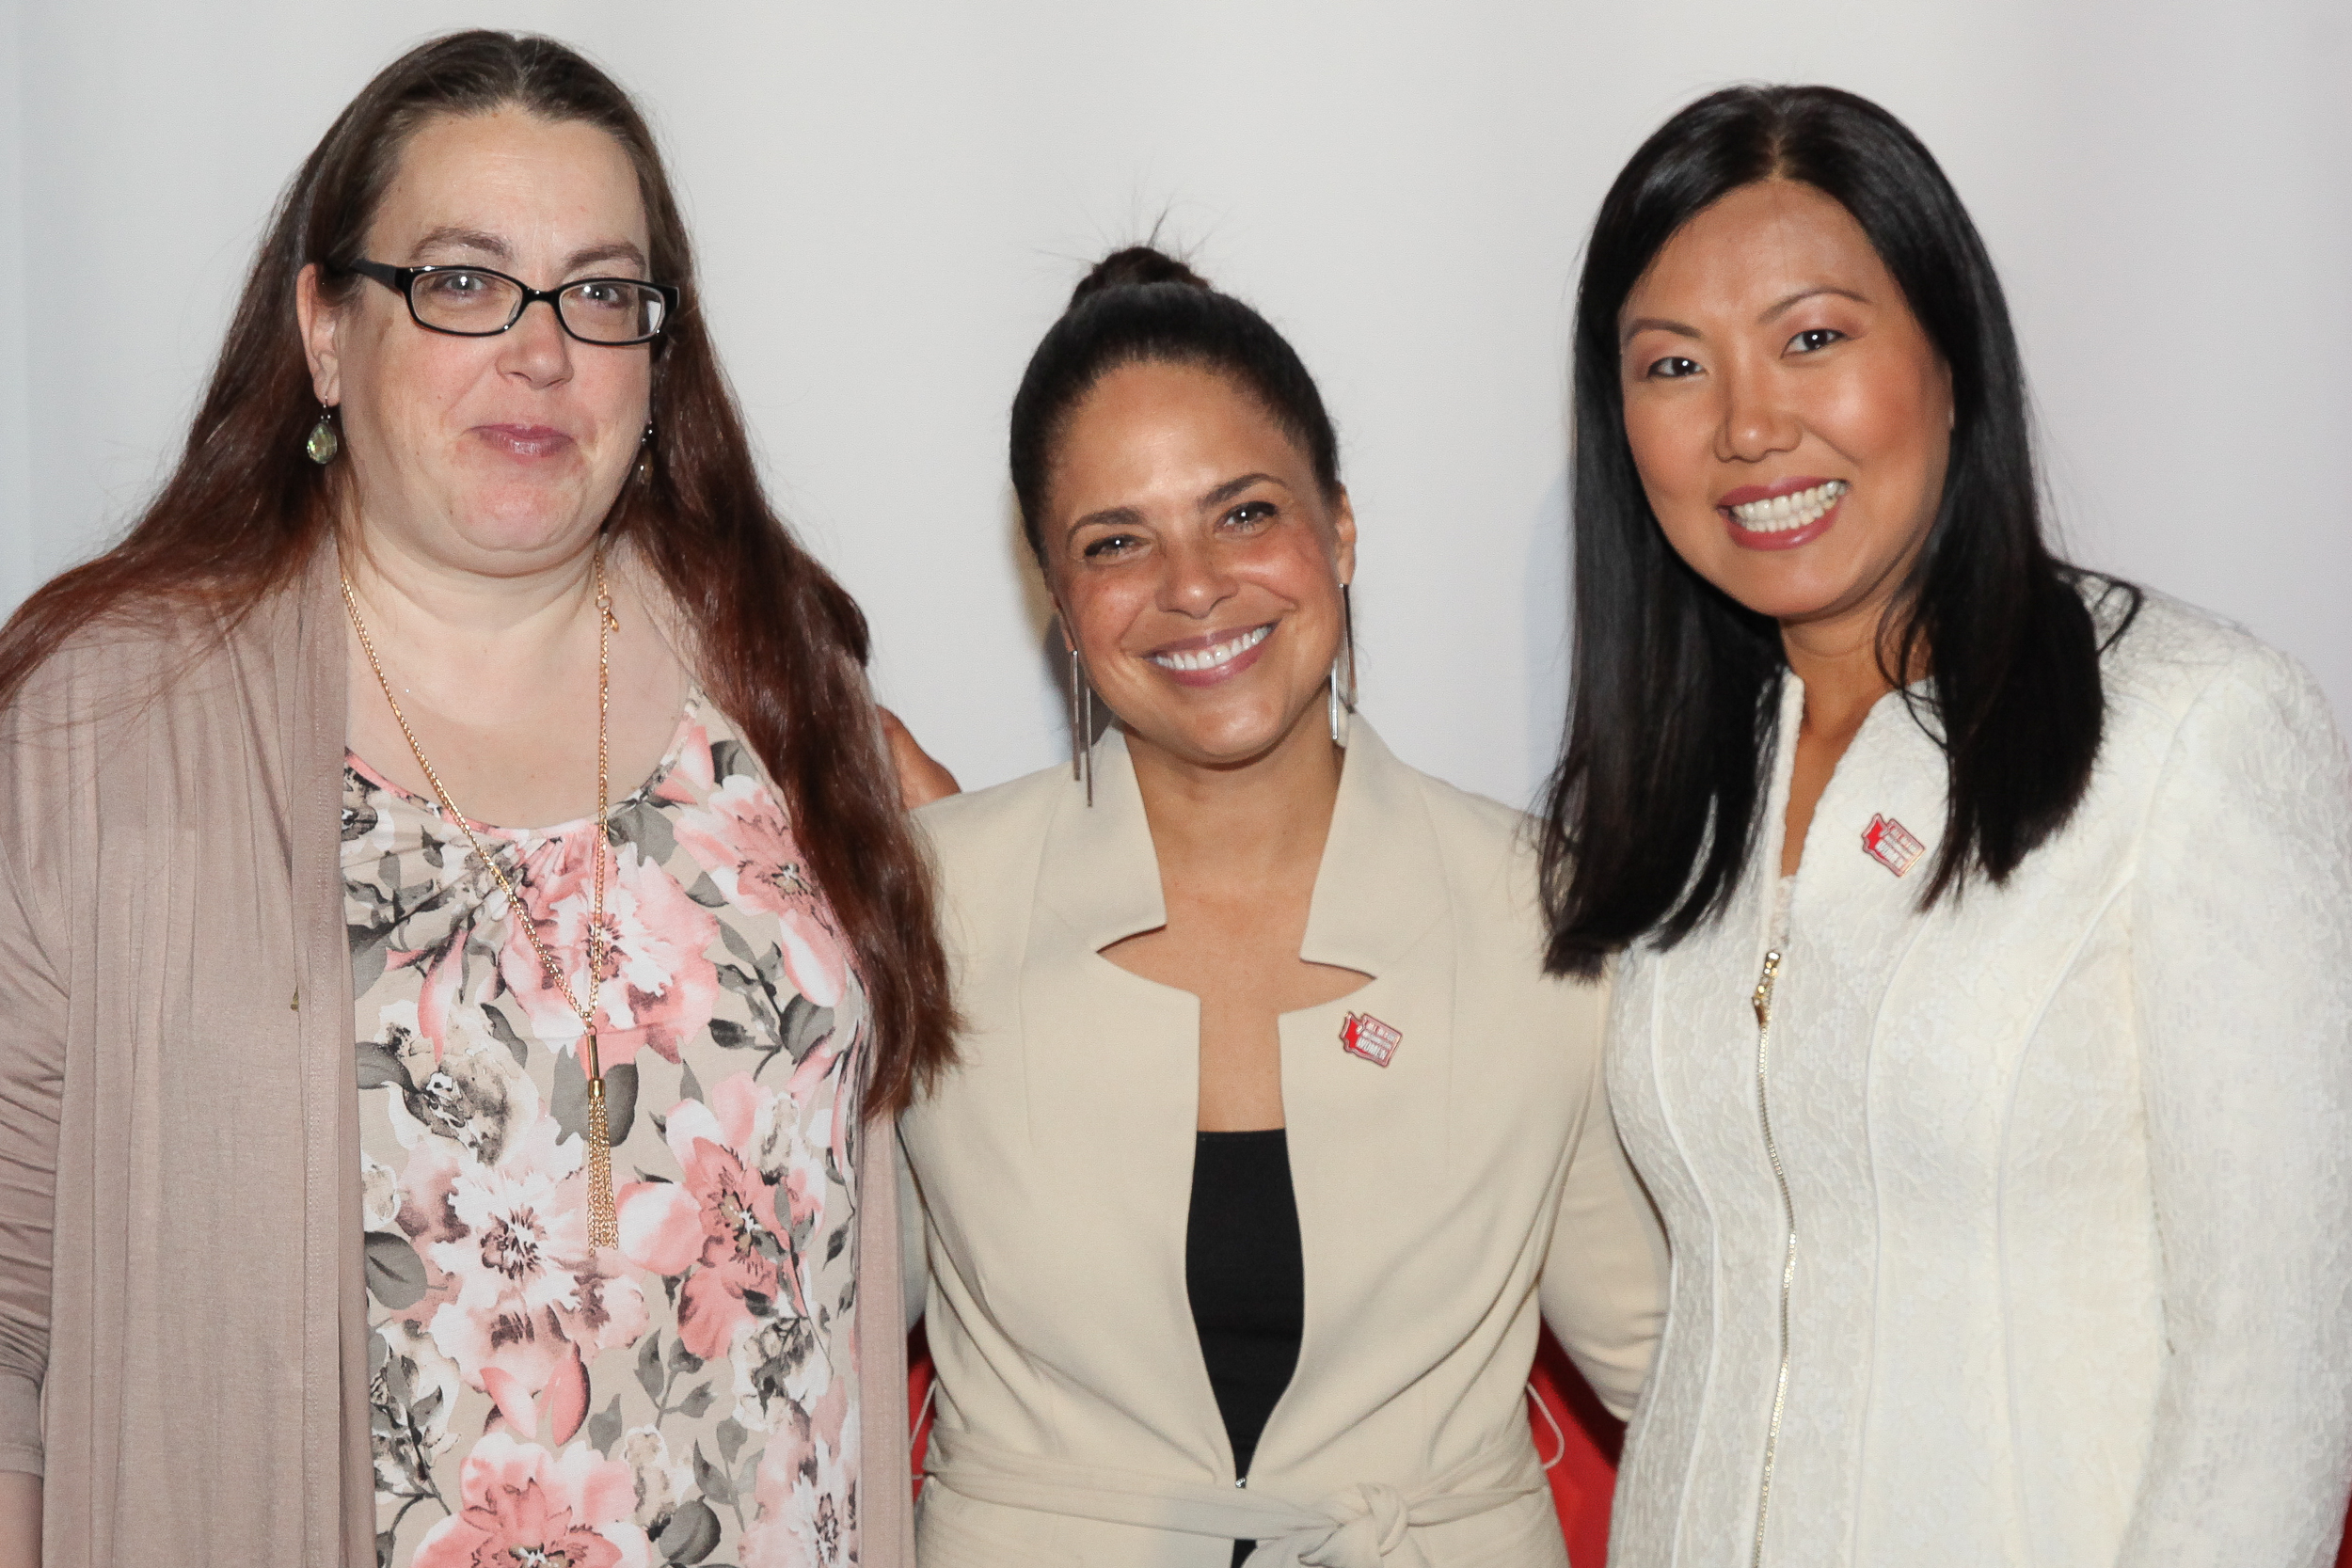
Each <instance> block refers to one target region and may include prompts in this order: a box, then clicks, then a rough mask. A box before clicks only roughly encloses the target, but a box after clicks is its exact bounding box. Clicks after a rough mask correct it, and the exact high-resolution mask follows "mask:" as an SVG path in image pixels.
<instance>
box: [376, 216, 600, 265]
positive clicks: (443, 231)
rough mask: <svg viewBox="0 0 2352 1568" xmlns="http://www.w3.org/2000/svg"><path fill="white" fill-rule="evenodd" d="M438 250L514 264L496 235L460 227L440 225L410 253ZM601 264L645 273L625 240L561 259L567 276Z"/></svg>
mask: <svg viewBox="0 0 2352 1568" xmlns="http://www.w3.org/2000/svg"><path fill="white" fill-rule="evenodd" d="M441 249H448V250H478V251H481V252H483V253H484V254H485V255H489V256H494V257H496V258H498V260H500V261H504V262H506V263H507V264H508V265H509V266H512V265H513V264H514V260H515V252H514V249H513V247H512V246H510V245H507V243H506V242H505V241H504V240H501V239H500V238H499V237H498V236H497V235H496V234H491V233H487V232H485V231H484V230H479V229H466V228H461V227H459V226H457V225H454V224H443V225H442V226H441V227H440V228H438V229H436V230H433V231H432V232H430V233H428V234H426V235H425V237H424V238H423V239H421V240H419V241H418V242H417V244H416V246H415V249H414V250H412V251H411V252H410V254H412V255H414V254H417V253H419V252H422V251H427V250H441ZM600 261H634V262H635V263H637V269H638V270H639V271H640V272H643V271H644V270H645V253H644V251H642V250H640V249H638V248H637V247H636V246H635V245H631V244H630V243H629V242H628V241H627V240H616V241H613V242H612V243H610V244H606V245H587V246H583V247H582V248H580V249H579V250H575V251H573V252H572V253H571V255H569V256H567V257H565V258H564V273H565V275H566V276H568V275H570V274H572V273H575V272H578V271H579V270H580V268H582V267H590V266H595V265H596V264H597V263H598V262H600Z"/></svg>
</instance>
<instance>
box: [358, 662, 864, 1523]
mask: <svg viewBox="0 0 2352 1568" xmlns="http://www.w3.org/2000/svg"><path fill="white" fill-rule="evenodd" d="M474 828H475V832H476V833H477V835H479V836H480V837H481V838H482V839H483V843H484V845H485V848H487V849H488V850H489V851H490V852H491V853H492V854H493V855H496V856H498V857H499V858H500V863H501V868H502V869H503V870H504V871H505V872H506V874H507V876H508V877H509V878H510V879H513V880H514V881H515V883H516V891H517V893H518V894H519V895H520V899H521V902H522V905H523V907H524V909H525V910H526V911H529V912H530V913H531V915H532V918H533V919H534V920H536V921H537V922H538V923H539V934H540V938H541V940H542V941H543V942H546V943H547V944H548V949H549V950H550V952H552V953H553V954H554V956H555V958H556V960H557V962H558V963H559V964H560V965H562V966H563V967H564V973H565V977H566V979H567V980H568V981H569V983H570V984H571V985H572V986H573V987H574V988H575V989H576V991H577V992H578V993H581V994H584V990H585V985H584V982H585V979H586V971H585V958H586V946H587V942H586V935H587V927H588V921H589V917H590V914H591V912H592V909H593V896H592V893H593V879H594V874H595V868H596V859H595V857H596V856H598V855H602V856H603V857H604V866H605V877H606V892H605V920H606V930H607V933H608V936H609V937H610V939H611V943H612V945H611V949H610V953H609V957H608V958H607V961H606V965H605V969H604V972H603V974H601V975H600V976H599V1002H598V1006H597V1020H596V1022H597V1044H598V1053H599V1055H600V1057H601V1059H602V1062H603V1065H604V1069H605V1073H606V1086H607V1100H608V1103H609V1105H610V1107H611V1110H612V1117H613V1123H614V1125H613V1137H614V1147H613V1154H612V1165H613V1175H614V1181H615V1184H616V1186H617V1188H618V1191H617V1193H616V1195H615V1196H616V1199H617V1205H618V1209H619V1218H620V1222H621V1243H620V1245H619V1246H618V1247H616V1248H609V1249H602V1250H599V1249H597V1248H596V1247H593V1246H591V1245H590V1244H589V1243H588V1235H587V1211H586V1205H587V1185H586V1174H585V1168H586V1158H585V1156H586V1146H585V1140H584V1131H583V1130H584V1126H585V1083H584V1080H583V1078H582V1076H581V1062H580V1043H581V1036H582V1033H583V1031H582V1029H581V1026H580V1019H579V1018H578V1017H577V1015H575V1014H573V1013H572V1012H571V1010H570V1009H569V1007H568V1006H565V1005H564V1001H563V997H562V995H561V993H560V991H559V990H557V989H556V988H555V987H554V986H553V985H552V984H551V983H550V982H549V981H548V978H547V976H546V974H545V973H544V971H543V969H542V966H541V965H540V962H539V959H538V956H537V954H536V953H535V952H534V951H533V950H532V946H531V943H530V941H529V938H528V937H527V936H526V935H525V934H524V931H523V928H522V925H521V922H519V921H517V920H516V919H514V918H513V913H514V911H512V910H510V909H509V908H508V904H507V899H506V897H505V895H504V894H503V893H501V891H500V890H499V888H498V885H497V883H496V881H495V879H492V878H491V877H490V876H489V875H488V874H487V873H486V872H485V871H484V870H483V869H482V867H481V866H480V864H479V863H477V862H475V860H474V859H473V857H472V855H471V853H470V851H469V849H468V847H467V845H466V841H465V838H464V835H463V834H462V833H460V832H458V831H457V829H456V827H455V826H454V825H453V824H451V823H448V822H445V821H444V820H443V819H442V817H441V816H440V814H439V813H438V812H437V810H436V809H435V808H434V807H433V806H432V805H431V804H430V803H429V802H426V801H422V800H417V799H416V798H414V797H412V796H409V795H406V794H405V793H404V792H403V791H401V790H400V789H398V788H397V787H396V786H394V785H392V784H389V783H388V782H387V781H385V780H384V779H383V778H381V777H380V776H378V775H376V774H374V773H373V772H371V771H370V770H369V769H368V768H367V767H366V765H365V764H364V763H362V762H361V761H359V759H358V758H356V757H355V758H350V759H348V766H347V767H346V769H345V773H344V791H343V857H342V859H343V876H344V903H345V917H346V921H347V923H348V925H349V927H350V934H351V942H352V954H353V969H354V974H355V980H356V982H357V984H356V988H355V989H356V990H358V1002H357V1006H356V1023H357V1040H358V1075H359V1086H360V1089H361V1095H360V1105H361V1113H362V1129H361V1132H362V1135H361V1148H362V1177H363V1182H362V1191H363V1194H364V1198H363V1210H364V1215H363V1224H364V1225H365V1227H366V1236H365V1238H364V1242H365V1256H366V1260H367V1279H368V1289H369V1294H370V1326H371V1329H372V1339H371V1349H370V1356H371V1359H370V1371H371V1387H372V1403H373V1428H374V1447H375V1455H374V1459H375V1474H376V1506H377V1524H378V1532H379V1533H378V1535H377V1560H378V1563H379V1565H380V1568H396V1565H397V1568H410V1565H413V1568H487V1565H489V1564H493V1563H495V1564H498V1565H499V1568H513V1565H514V1564H516V1563H527V1562H545V1563H550V1564H552V1563H555V1562H559V1561H561V1562H564V1563H566V1564H568V1565H569V1568H591V1565H593V1568H667V1565H670V1564H687V1563H704V1562H740V1563H743V1564H746V1565H750V1564H762V1565H764V1564H771V1563H774V1564H784V1563H790V1564H793V1565H795V1568H802V1565H825V1568H831V1565H835V1564H849V1563H854V1562H855V1561H856V1560H857V1532H856V1520H857V1481H858V1477H857V1431H858V1418H857V1409H856V1402H855V1388H856V1379H855V1378H854V1376H852V1375H850V1370H851V1369H852V1367H853V1365H854V1361H853V1358H854V1356H855V1354H856V1336H855V1331H854V1302H855V1291H856V1268H857V1245H856V1227H855V1202H854V1196H853V1195H852V1193H851V1192H850V1175H849V1173H850V1171H852V1170H853V1169H854V1168H855V1161H854V1150H853V1149H852V1148H850V1140H851V1139H852V1137H853V1136H854V1135H855V1129H856V1123H857V1116H856V1107H855V1105H854V1103H853V1100H854V1092H855V1090H854V1076H853V1074H852V1073H851V1072H850V1063H851V1061H852V1058H853V1056H854V1052H855V1048H856V1045H857V1042H858V1041H859V1040H860V1039H861V1038H862V1037H863V1033H864V1028H865V1003H864V995H863V992H862V991H861V990H860V989H859V985H858V979H857V974H856V972H855V969H854V966H853V964H852V962H851V960H850V953H849V949H848V946H847V944H846V942H844V941H843V940H842V937H841V935H840V931H839V928H838V926H837V924H836V923H835V921H834V916H833V912H832V911H831V909H830V908H829V907H828V906H827V905H826V903H825V900H824V898H823V896H822V895H821V893H820V892H819V891H818V889H817V888H816V887H815V886H813V885H812V883H811V882H810V880H809V878H808V874H807V872H806V870H805V864H804V860H803V856H802V854H801V851H800V846H799V844H798V841H797V840H796V839H795V838H794V836H793V833H792V829H791V825H790V822H789V819H788V818H787V816H786V813H785V811H784V809H783V806H782V804H781V802H780V800H778V798H777V796H776V793H775V791H774V789H773V787H772V786H771V784H770V783H769V781H768V779H767V776H766V773H765V771H764V769H762V768H760V767H759V766H758V763H757V761H756V759H755V757H754V756H753V754H752V752H751V751H750V749H749V748H748V747H746V746H745V745H744V744H743V743H742V741H741V739H740V737H739V736H738V735H737V734H736V733H735V732H734V731H733V729H732V728H731V727H730V726H729V725H728V724H727V723H726V722H725V721H724V720H723V719H722V718H721V717H720V716H718V715H717V714H716V712H715V711H714V710H711V709H710V708H709V707H708V705H707V702H706V701H705V700H704V699H702V698H701V697H699V696H697V697H696V698H695V699H693V700H692V701H691V702H690V704H689V705H688V708H687V713H686V717H685V719H684V721H682V723H681V725H680V727H679V732H678V736H677V739H676V741H675V744H674V746H673V748H672V751H671V753H670V755H669V756H668V757H667V758H665V759H664V761H663V763H662V766H661V768H660V769H659V770H658V771H657V772H656V774H655V776H654V778H653V779H652V780H651V781H650V782H649V783H648V784H645V785H644V787H643V788H641V789H639V790H638V791H637V792H636V793H635V794H633V795H631V796H630V797H628V799H627V800H623V801H620V802H619V803H617V804H616V805H615V806H614V807H613V809H612V814H611V816H610V817H609V818H608V820H607V832H604V833H599V832H596V827H595V824H593V823H592V822H588V821H580V822H575V823H567V824H564V825H563V826H561V827H556V828H547V829H536V830H529V831H520V832H508V831H506V830H501V829H494V828H485V826H484V825H482V824H474Z"/></svg>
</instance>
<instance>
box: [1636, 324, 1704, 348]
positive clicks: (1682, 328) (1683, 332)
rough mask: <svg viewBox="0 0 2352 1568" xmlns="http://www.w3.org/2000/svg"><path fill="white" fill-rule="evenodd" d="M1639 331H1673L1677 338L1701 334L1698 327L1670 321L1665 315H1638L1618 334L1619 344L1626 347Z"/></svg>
mask: <svg viewBox="0 0 2352 1568" xmlns="http://www.w3.org/2000/svg"><path fill="white" fill-rule="evenodd" d="M1637 332H1671V333H1673V334H1674V335H1675V336H1677V338H1695V337H1697V336H1698V335H1699V329H1698V328H1697V327H1695V326H1687V325H1684V324H1682V323H1681V322H1677V321H1668V320H1667V319H1666V318H1665V317H1663V316H1636V317H1634V318H1633V319H1632V320H1631V321H1629V322H1628V323H1626V324H1625V330H1624V331H1622V332H1620V333H1618V334H1617V346H1618V347H1619V348H1623V347H1625V345H1626V344H1628V343H1629V342H1631V341H1633V335H1634V334H1635V333H1637Z"/></svg>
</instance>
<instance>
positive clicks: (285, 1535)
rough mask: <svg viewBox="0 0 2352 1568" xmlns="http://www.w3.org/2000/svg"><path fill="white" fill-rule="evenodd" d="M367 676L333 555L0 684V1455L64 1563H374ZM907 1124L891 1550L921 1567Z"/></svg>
mask: <svg viewBox="0 0 2352 1568" xmlns="http://www.w3.org/2000/svg"><path fill="white" fill-rule="evenodd" d="M344 682H345V669H344V633H343V616H342V608H341V606H340V604H339V603H338V600H337V594H336V589H335V562H334V553H333V551H332V549H322V550H321V551H320V552H319V558H318V559H317V560H316V561H314V562H312V564H311V565H310V568H309V569H308V571H307V572H306V574H305V575H304V578H302V580H301V581H299V582H298V583H297V584H295V585H294V587H292V588H290V589H288V590H287V591H285V592H283V593H280V594H277V595H276V596H274V597H273V598H271V599H270V600H268V601H266V602H264V603H263V604H262V605H261V606H260V607H258V608H257V609H256V610H254V612H253V614H252V615H251V616H250V617H249V618H248V619H247V620H246V622H245V623H244V625H243V626H241V627H240V628H239V630H238V631H237V632H236V634H235V635H234V636H233V637H231V638H230V639H229V640H228V641H227V642H226V643H219V642H216V641H215V642H214V643H213V644H212V645H210V646H207V645H205V642H204V641H202V640H199V639H197V638H195V637H193V636H185V635H183V636H179V637H173V636H170V635H167V634H159V633H149V632H140V631H130V630H112V631H107V630H93V631H88V632H86V633H84V634H82V635H80V636H78V637H77V638H76V639H75V640H74V641H72V644H71V645H69V646H68V647H66V648H64V649H62V650H61V651H59V652H58V653H57V654H56V656H54V657H52V658H50V660H49V661H48V662H47V663H46V664H44V665H43V666H42V667H41V668H40V671H39V672H38V673H36V674H35V675H34V676H33V678H32V679H31V681H29V682H28V683H27V684H26V686H25V688H24V690H23V691H22V692H21V693H20V695H19V696H18V698H17V700H16V701H15V702H14V703H13V704H12V705H10V706H9V707H8V709H7V710H6V711H5V712H0V1469H12V1470H20V1471H34V1472H38V1473H40V1474H41V1475H42V1476H43V1477H44V1482H43V1497H44V1513H43V1520H42V1540H43V1546H42V1551H43V1557H42V1562H43V1565H44V1568H101V1565H111V1564H116V1563H138V1564H141V1565H142V1568H147V1565H167V1564H182V1563H186V1564H198V1563H224V1564H226V1563H235V1564H238V1565H239V1568H248V1565H249V1568H321V1565H323V1564H330V1563H340V1564H342V1565H343V1568H373V1563H374V1561H375V1550H374V1539H373V1536H374V1528H375V1492H374V1481H373V1473H372V1465H371V1461H370V1455H369V1441H368V1399H367V1363H366V1359H365V1356H366V1343H367V1304H366V1296H365V1292H364V1286H363V1281H362V1275H361V1269H360V1244H359V1238H360V1228H361V1227H360V1223H359V1184H358V1173H359V1134H358V1088H357V1078H356V1075H355V1072H354V1069H353V1066H352V996H351V964H350V951H349V947H348V945H347V942H346V939H345V936H344V930H343V907H342V872H341V869H340V863H339V858H338V849H339V844H340V831H339V815H340V811H341V804H342V789H341V779H342V758H343V735H344ZM158 689H162V694H161V695H150V694H151V693H154V692H156V691H157V690H158ZM889 1143H890V1140H889V1139H888V1138H887V1137H874V1138H869V1139H867V1140H866V1144H865V1148H864V1151H863V1153H862V1155H861V1159H860V1174H861V1178H862V1180H861V1190H862V1194H863V1204H864V1206H863V1209H862V1211H861V1213H860V1241H859V1245H860V1248H861V1254H860V1258H861V1264H862V1269H861V1274H860V1287H859V1297H858V1325H857V1326H858V1331H859V1332H858V1339H859V1344H860V1349H861V1357H860V1360H861V1365H860V1392H861V1397H862V1399H863V1401H864V1405H863V1410H862V1412H861V1418H862V1431H863V1433H864V1449H863V1451H862V1455H861V1463H862V1465H863V1485H862V1487H861V1494H862V1497H864V1499H865V1505H866V1506H865V1507H864V1509H863V1510H862V1511H861V1512H862V1519H861V1527H862V1532H863V1540H864V1552H863V1561H864V1562H865V1563H866V1565H867V1568H878V1565H880V1568H898V1565H901V1564H906V1563H911V1562H912V1561H913V1551H912V1542H911V1532H912V1520H911V1516H910V1511H909V1509H908V1506H907V1498H908V1481H907V1473H906V1393H905V1390H906V1382H905V1377H906V1368H905V1341H904V1338H903V1337H902V1335H901V1333H900V1325H901V1323H902V1318H901V1314H902V1311H903V1308H902V1306H901V1303H900V1294H899V1282H898V1242H897V1218H896V1208H897V1193H896V1182H895V1180H893V1179H892V1177H891V1167H890V1165H889V1164H888V1158H889V1148H888V1146H889ZM878 1157H879V1158H880V1160H881V1162H882V1164H881V1169H882V1180H871V1179H866V1173H867V1172H868V1171H870V1170H871V1169H872V1168H873V1167H874V1164H875V1162H876V1159H877V1158H878ZM878 1503H879V1505H880V1506H877V1504H878Z"/></svg>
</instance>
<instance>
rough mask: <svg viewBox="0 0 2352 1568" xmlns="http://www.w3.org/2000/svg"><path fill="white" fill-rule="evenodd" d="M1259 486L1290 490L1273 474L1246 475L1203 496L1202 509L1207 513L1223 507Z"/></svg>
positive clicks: (1201, 500) (1228, 481)
mask: <svg viewBox="0 0 2352 1568" xmlns="http://www.w3.org/2000/svg"><path fill="white" fill-rule="evenodd" d="M1257 484H1281V485H1282V488H1283V489H1285V490H1287V489H1289V488H1290V486H1289V485H1287V484H1282V482H1281V481H1280V480H1279V479H1277V478H1275V477H1274V476H1273V475H1272V474H1244V475H1242V476H1241V477H1240V478H1239V479H1229V480H1227V481H1226V482H1225V483H1222V484H1220V485H1218V486H1217V487H1216V489H1214V490H1211V491H1210V492H1209V493H1208V494H1206V495H1204V496H1202V497H1201V498H1200V502H1199V505H1200V510H1201V511H1203V512H1206V511H1208V510H1209V509H1210V508H1211V507H1216V506H1223V505H1224V504H1225V503H1226V502H1227V501H1229V500H1232V499H1233V498H1234V497H1235V496H1238V495H1240V494H1241V493H1242V492H1243V491H1245V490H1247V489H1248V488H1250V487H1251V486H1252V485H1257Z"/></svg>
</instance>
